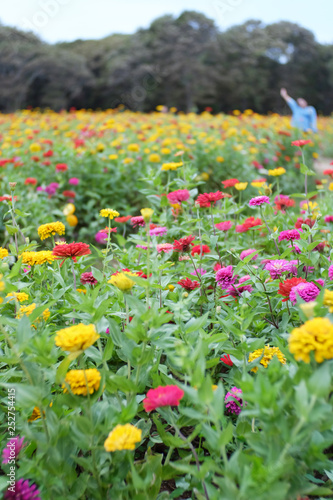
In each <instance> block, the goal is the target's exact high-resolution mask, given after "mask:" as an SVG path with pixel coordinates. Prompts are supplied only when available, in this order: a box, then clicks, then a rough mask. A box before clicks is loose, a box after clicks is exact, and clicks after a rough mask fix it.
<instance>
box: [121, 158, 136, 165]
mask: <svg viewBox="0 0 333 500" xmlns="http://www.w3.org/2000/svg"><path fill="white" fill-rule="evenodd" d="M123 163H124V165H129V164H130V163H134V160H133V158H124V159H123Z"/></svg>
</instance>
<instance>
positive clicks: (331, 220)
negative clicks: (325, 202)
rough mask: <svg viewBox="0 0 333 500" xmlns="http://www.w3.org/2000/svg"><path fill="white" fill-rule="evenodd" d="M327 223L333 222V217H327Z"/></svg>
mask: <svg viewBox="0 0 333 500" xmlns="http://www.w3.org/2000/svg"><path fill="white" fill-rule="evenodd" d="M324 220H325V222H333V215H325V219H324Z"/></svg>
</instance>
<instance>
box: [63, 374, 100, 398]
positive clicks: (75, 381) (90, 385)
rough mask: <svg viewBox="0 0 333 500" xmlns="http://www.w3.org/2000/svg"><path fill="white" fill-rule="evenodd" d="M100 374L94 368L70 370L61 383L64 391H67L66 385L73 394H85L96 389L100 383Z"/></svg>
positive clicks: (91, 392)
mask: <svg viewBox="0 0 333 500" xmlns="http://www.w3.org/2000/svg"><path fill="white" fill-rule="evenodd" d="M101 378H102V377H101V374H100V373H99V371H98V370H97V369H96V368H89V369H88V370H70V371H69V372H67V374H66V377H65V382H64V384H63V385H62V388H63V390H64V392H65V393H66V392H68V386H69V387H70V390H71V391H72V393H73V394H76V395H77V396H87V394H88V391H89V394H93V393H94V392H96V391H98V389H99V386H100V383H101Z"/></svg>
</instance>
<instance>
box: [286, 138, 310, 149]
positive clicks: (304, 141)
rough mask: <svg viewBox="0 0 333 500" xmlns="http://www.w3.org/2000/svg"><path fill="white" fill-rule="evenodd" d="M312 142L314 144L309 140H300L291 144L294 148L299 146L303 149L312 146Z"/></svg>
mask: <svg viewBox="0 0 333 500" xmlns="http://www.w3.org/2000/svg"><path fill="white" fill-rule="evenodd" d="M310 142H312V141H311V140H309V139H306V140H305V139H299V140H298V141H293V142H292V143H291V145H292V146H298V147H300V148H301V147H303V146H306V144H310Z"/></svg>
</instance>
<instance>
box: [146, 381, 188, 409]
mask: <svg viewBox="0 0 333 500" xmlns="http://www.w3.org/2000/svg"><path fill="white" fill-rule="evenodd" d="M184 394H185V393H184V391H183V389H181V388H180V387H178V386H177V385H166V386H164V387H163V386H161V385H160V386H158V387H156V389H149V391H148V392H147V396H146V397H145V399H144V400H143V407H144V409H145V410H146V412H147V413H149V412H151V411H152V410H156V408H160V407H161V406H179V402H180V400H181V399H182V398H183V397H184Z"/></svg>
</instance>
